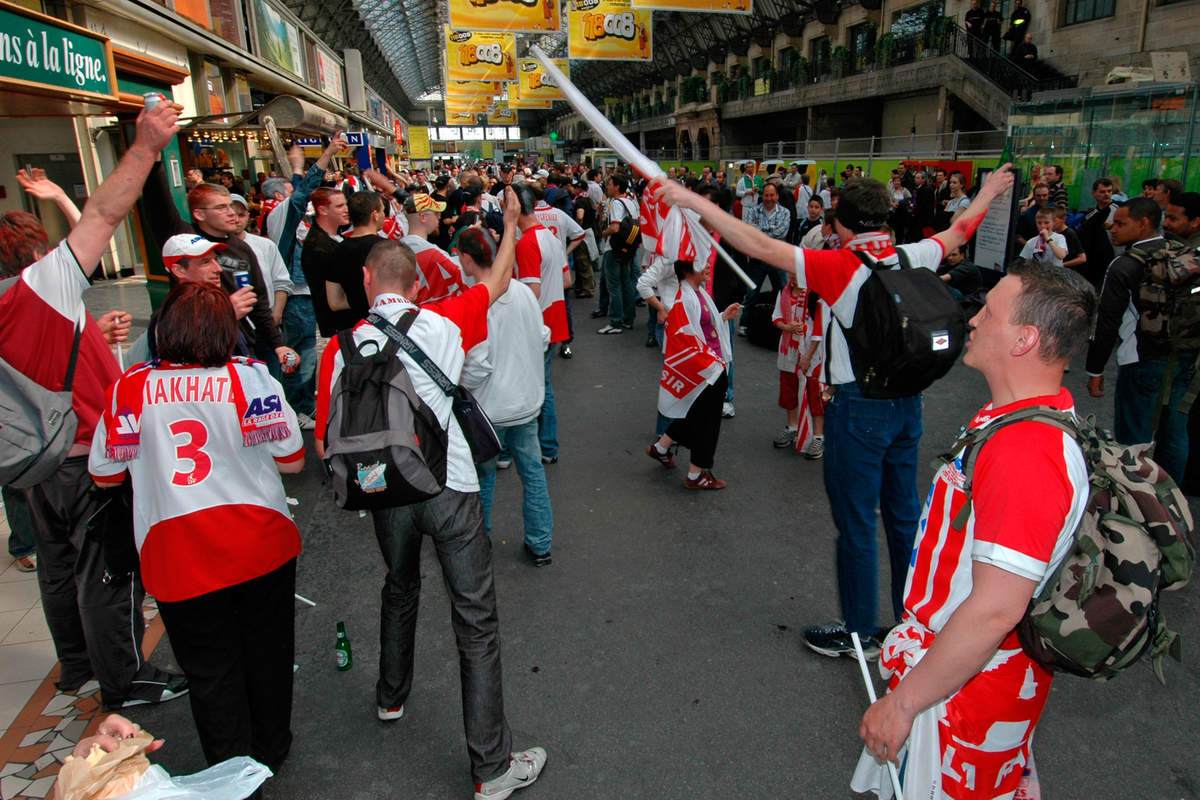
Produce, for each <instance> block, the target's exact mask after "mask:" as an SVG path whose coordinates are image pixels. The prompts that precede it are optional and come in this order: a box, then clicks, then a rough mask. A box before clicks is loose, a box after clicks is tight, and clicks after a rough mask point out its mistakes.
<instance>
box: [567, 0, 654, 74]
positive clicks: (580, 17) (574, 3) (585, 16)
mask: <svg viewBox="0 0 1200 800" xmlns="http://www.w3.org/2000/svg"><path fill="white" fill-rule="evenodd" d="M630 3H631V0H568V5H567V50H568V53H569V55H570V57H571V58H594V59H610V60H615V61H649V60H650V59H651V58H652V57H653V52H654V51H653V44H652V41H651V30H650V28H651V21H650V20H651V16H652V12H650V11H640V10H635V9H634V8H633V6H632V5H630Z"/></svg>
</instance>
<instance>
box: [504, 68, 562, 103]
mask: <svg viewBox="0 0 1200 800" xmlns="http://www.w3.org/2000/svg"><path fill="white" fill-rule="evenodd" d="M552 61H553V63H554V66H556V67H558V68H559V70H561V71H562V74H563V75H564V76H566V78H567V79H568V80H570V78H571V65H570V62H569V61H567V59H565V58H555V59H552ZM517 85H518V87H519V91H520V97H521V99H522V100H565V99H566V98H565V97H563V93H562V89H560V88H558V87H557V86H555V85H554V82H553V81H552V80H551V78H550V76H549V75H547V74H546V70H545V69H543V68H542V65H541V63H540V62H539V61H538V60H537V59H536V58H522V59H520V60H519V61H517ZM510 99H511V98H510Z"/></svg>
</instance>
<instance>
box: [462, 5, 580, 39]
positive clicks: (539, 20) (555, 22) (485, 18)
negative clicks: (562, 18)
mask: <svg viewBox="0 0 1200 800" xmlns="http://www.w3.org/2000/svg"><path fill="white" fill-rule="evenodd" d="M449 3H450V27H451V28H454V29H455V30H464V31H525V32H534V33H535V32H538V31H556V30H558V29H559V14H558V0H449Z"/></svg>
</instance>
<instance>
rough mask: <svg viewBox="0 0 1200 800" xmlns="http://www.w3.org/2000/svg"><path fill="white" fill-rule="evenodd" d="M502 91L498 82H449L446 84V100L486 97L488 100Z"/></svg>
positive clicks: (501, 84) (502, 87)
mask: <svg viewBox="0 0 1200 800" xmlns="http://www.w3.org/2000/svg"><path fill="white" fill-rule="evenodd" d="M503 91H504V84H503V83H501V82H500V81H449V82H447V83H446V89H445V92H444V94H445V97H446V99H447V100H454V99H473V98H476V97H486V98H488V99H489V100H490V99H491V98H493V97H495V96H496V95H498V94H500V93H501V92H503Z"/></svg>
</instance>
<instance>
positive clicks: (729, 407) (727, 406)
mask: <svg viewBox="0 0 1200 800" xmlns="http://www.w3.org/2000/svg"><path fill="white" fill-rule="evenodd" d="M733 414H734V410H733V403H723V404H722V405H721V416H722V418H724V419H733Z"/></svg>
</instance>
